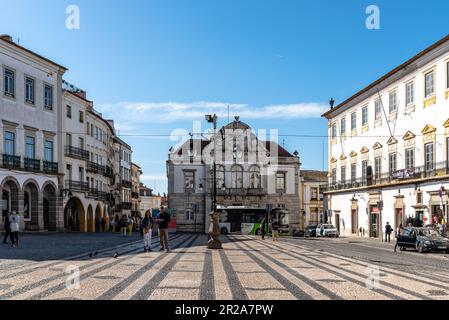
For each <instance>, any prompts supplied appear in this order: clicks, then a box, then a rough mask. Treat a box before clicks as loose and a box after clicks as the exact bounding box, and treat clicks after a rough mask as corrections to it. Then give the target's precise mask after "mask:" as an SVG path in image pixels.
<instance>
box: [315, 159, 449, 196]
mask: <svg viewBox="0 0 449 320" xmlns="http://www.w3.org/2000/svg"><path fill="white" fill-rule="evenodd" d="M447 175H449V162H446V161H444V162H437V163H430V164H429V165H427V166H417V167H413V168H408V169H401V170H397V171H394V172H391V173H390V172H386V173H382V174H380V175H377V174H374V175H373V176H372V178H371V179H369V178H358V179H352V180H346V181H337V182H334V183H329V184H325V185H321V186H320V188H321V190H322V191H324V192H328V191H338V190H346V189H355V188H361V187H366V186H372V185H374V186H376V185H383V184H389V183H400V182H405V181H415V180H417V182H419V181H420V180H423V179H429V178H433V177H442V176H447Z"/></svg>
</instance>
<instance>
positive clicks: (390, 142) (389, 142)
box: [387, 136, 398, 146]
mask: <svg viewBox="0 0 449 320" xmlns="http://www.w3.org/2000/svg"><path fill="white" fill-rule="evenodd" d="M396 143H398V140H396V138H395V137H393V136H391V137H390V139H388V141H387V144H388V145H389V146H391V145H392V144H396Z"/></svg>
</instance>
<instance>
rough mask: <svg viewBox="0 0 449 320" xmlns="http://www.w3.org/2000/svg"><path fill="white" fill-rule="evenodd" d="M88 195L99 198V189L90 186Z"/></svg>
mask: <svg viewBox="0 0 449 320" xmlns="http://www.w3.org/2000/svg"><path fill="white" fill-rule="evenodd" d="M87 196H88V197H90V198H94V199H98V189H95V188H89V193H88V194H87Z"/></svg>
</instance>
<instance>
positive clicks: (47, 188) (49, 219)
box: [42, 182, 58, 231]
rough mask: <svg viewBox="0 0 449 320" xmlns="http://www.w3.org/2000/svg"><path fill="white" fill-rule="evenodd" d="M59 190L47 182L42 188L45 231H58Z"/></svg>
mask: <svg viewBox="0 0 449 320" xmlns="http://www.w3.org/2000/svg"><path fill="white" fill-rule="evenodd" d="M57 190H58V189H57V188H56V187H55V184H54V183H52V182H45V183H44V185H43V186H42V212H43V214H42V215H43V219H44V221H43V226H44V229H45V230H48V231H56V221H57V212H58V210H57V206H58V204H57V201H58V196H57Z"/></svg>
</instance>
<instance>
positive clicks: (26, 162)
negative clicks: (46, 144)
mask: <svg viewBox="0 0 449 320" xmlns="http://www.w3.org/2000/svg"><path fill="white" fill-rule="evenodd" d="M23 167H24V169H25V170H29V171H41V161H40V160H36V159H31V158H24V159H23Z"/></svg>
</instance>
